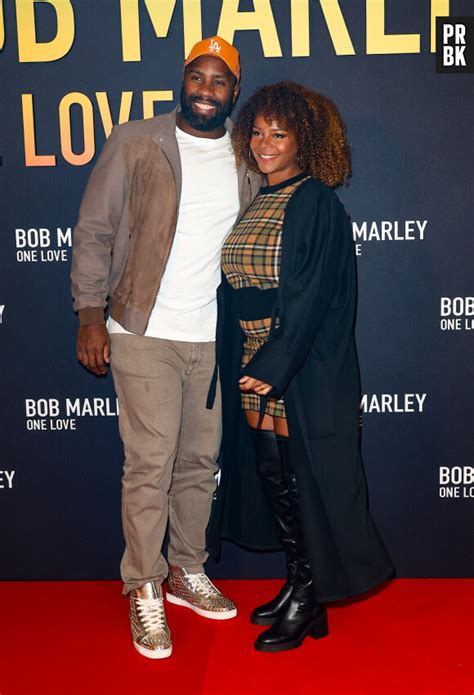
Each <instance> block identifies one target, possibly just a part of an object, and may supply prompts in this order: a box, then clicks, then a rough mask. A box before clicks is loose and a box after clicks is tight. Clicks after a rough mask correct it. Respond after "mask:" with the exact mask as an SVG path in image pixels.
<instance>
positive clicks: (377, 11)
mask: <svg viewBox="0 0 474 695" xmlns="http://www.w3.org/2000/svg"><path fill="white" fill-rule="evenodd" d="M366 12H367V28H366V30H367V53H368V54H375V53H377V54H388V53H419V52H420V35H419V34H386V33H385V0H367V2H366Z"/></svg>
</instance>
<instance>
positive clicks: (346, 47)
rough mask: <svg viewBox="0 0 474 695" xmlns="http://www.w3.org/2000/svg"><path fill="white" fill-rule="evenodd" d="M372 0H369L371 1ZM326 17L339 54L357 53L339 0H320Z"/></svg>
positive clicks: (350, 54)
mask: <svg viewBox="0 0 474 695" xmlns="http://www.w3.org/2000/svg"><path fill="white" fill-rule="evenodd" d="M370 1H371V0H367V2H370ZM319 3H320V5H321V9H322V11H323V14H324V19H325V20H326V24H327V25H328V29H329V34H330V36H331V40H332V42H333V44H334V50H335V51H336V55H338V56H353V55H355V50H354V46H353V45H352V41H351V37H350V36H349V31H348V29H347V25H346V22H345V21H344V16H343V14H342V10H341V8H340V7H339V0H319Z"/></svg>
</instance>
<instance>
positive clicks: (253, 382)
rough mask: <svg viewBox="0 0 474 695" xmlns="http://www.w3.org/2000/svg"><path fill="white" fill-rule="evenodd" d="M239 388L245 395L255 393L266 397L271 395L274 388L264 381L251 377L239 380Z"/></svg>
mask: <svg viewBox="0 0 474 695" xmlns="http://www.w3.org/2000/svg"><path fill="white" fill-rule="evenodd" d="M239 388H240V390H241V391H244V392H245V393H248V392H249V391H254V392H255V393H256V394H258V395H259V396H266V395H267V394H268V393H270V391H271V390H272V388H273V386H270V384H265V383H264V382H263V381H260V380H259V379H254V378H253V377H251V376H243V377H242V378H241V379H239Z"/></svg>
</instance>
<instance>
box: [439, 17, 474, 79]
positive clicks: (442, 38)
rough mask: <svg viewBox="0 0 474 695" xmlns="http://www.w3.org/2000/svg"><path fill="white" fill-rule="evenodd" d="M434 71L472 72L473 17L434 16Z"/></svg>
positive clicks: (473, 49) (473, 56) (473, 46)
mask: <svg viewBox="0 0 474 695" xmlns="http://www.w3.org/2000/svg"><path fill="white" fill-rule="evenodd" d="M436 72H438V73H451V72H454V73H463V72H465V73H472V72H474V17H437V18H436Z"/></svg>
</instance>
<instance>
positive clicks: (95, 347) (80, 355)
mask: <svg viewBox="0 0 474 695" xmlns="http://www.w3.org/2000/svg"><path fill="white" fill-rule="evenodd" d="M76 353H77V359H78V360H79V362H80V363H81V364H82V365H83V366H84V367H87V369H88V370H89V371H91V372H92V373H93V374H96V375H97V376H102V375H103V374H107V368H106V364H109V362H110V336H109V332H108V330H107V328H106V327H105V326H104V325H102V324H101V325H91V326H80V327H79V331H78V333H77V341H76Z"/></svg>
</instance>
